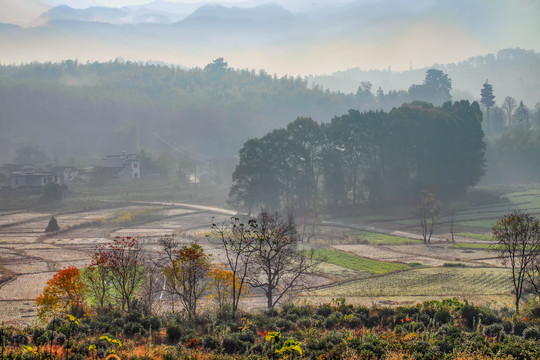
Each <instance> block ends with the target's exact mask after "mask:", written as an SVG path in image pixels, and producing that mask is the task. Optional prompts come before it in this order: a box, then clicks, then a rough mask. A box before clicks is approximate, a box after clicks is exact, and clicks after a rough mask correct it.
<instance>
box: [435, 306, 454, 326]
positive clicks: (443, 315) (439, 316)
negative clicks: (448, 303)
mask: <svg viewBox="0 0 540 360" xmlns="http://www.w3.org/2000/svg"><path fill="white" fill-rule="evenodd" d="M433 319H434V320H435V321H436V322H438V323H439V324H448V323H449V322H450V321H451V320H452V314H450V311H448V310H447V309H439V310H437V312H435V315H434V316H433Z"/></svg>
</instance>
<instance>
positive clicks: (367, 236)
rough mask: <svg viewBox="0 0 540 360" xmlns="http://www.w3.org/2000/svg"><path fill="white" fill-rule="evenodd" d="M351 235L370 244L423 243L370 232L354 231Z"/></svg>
mask: <svg viewBox="0 0 540 360" xmlns="http://www.w3.org/2000/svg"><path fill="white" fill-rule="evenodd" d="M349 235H351V236H354V237H356V238H358V239H360V240H365V241H367V242H368V243H370V244H420V243H421V242H422V241H420V240H414V239H409V238H405V237H401V236H394V235H386V234H379V233H374V232H369V231H352V232H351V233H349Z"/></svg>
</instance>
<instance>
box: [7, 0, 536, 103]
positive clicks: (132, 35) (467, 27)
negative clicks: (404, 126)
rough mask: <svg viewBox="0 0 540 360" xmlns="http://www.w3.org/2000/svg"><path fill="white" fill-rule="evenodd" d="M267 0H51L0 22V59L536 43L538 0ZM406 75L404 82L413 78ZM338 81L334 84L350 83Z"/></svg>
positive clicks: (437, 56) (343, 58)
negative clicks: (112, 4) (12, 22)
mask: <svg viewBox="0 0 540 360" xmlns="http://www.w3.org/2000/svg"><path fill="white" fill-rule="evenodd" d="M273 1H274V2H270V3H268V2H265V0H249V1H246V2H238V3H234V4H233V3H229V4H228V5H227V6H224V5H203V6H200V5H197V4H195V3H169V2H166V1H155V2H149V3H147V4H143V5H137V6H124V7H121V8H116V9H112V8H105V7H91V8H87V9H73V8H70V7H68V6H65V5H64V6H58V7H55V8H53V9H50V10H49V11H47V12H46V13H44V14H42V15H41V16H40V18H39V21H36V24H35V26H30V27H26V28H25V27H22V26H21V27H11V26H8V25H7V24H6V25H2V26H1V27H0V51H1V52H2V59H0V60H1V62H2V63H20V62H28V61H43V62H46V61H61V60H64V59H79V60H80V61H108V60H110V59H115V58H117V57H122V58H124V59H126V60H131V61H140V60H147V59H152V60H157V61H162V62H165V63H174V64H182V65H184V66H188V67H195V66H204V64H207V63H208V62H209V61H211V60H213V59H216V58H219V57H223V58H225V59H226V60H227V61H228V62H229V64H230V65H231V66H233V67H235V68H255V69H261V68H263V69H265V70H266V71H269V72H271V73H273V72H276V73H278V74H280V75H284V74H289V75H293V76H296V75H299V74H301V75H303V76H307V75H308V74H325V73H326V74H331V73H333V72H335V71H336V70H339V69H353V68H362V69H387V68H389V66H391V67H392V69H394V70H395V69H398V70H400V71H402V70H405V69H407V68H409V64H412V65H413V66H414V68H416V69H418V68H424V67H426V66H429V65H431V64H435V63H440V64H449V63H457V62H459V61H462V60H463V59H467V58H469V57H471V56H476V55H478V54H488V53H496V52H497V51H499V50H500V49H505V48H516V47H519V48H524V49H533V50H535V51H540V43H539V42H538V36H536V34H539V33H540V22H538V21H537V16H536V15H537V14H539V13H540V2H530V1H528V0H516V2H517V4H518V5H519V6H514V5H511V4H508V3H506V2H497V4H495V5H492V6H489V7H488V8H486V6H487V5H490V4H492V2H490V1H488V0H477V1H474V2H471V1H470V0H418V1H415V2H409V1H403V0H357V1H344V0H341V1H336V2H332V3H327V2H325V3H324V4H323V5H320V4H319V1H317V0H315V1H313V2H312V5H313V6H307V5H308V1H307V0H301V1H296V0H295V1H293V2H292V3H293V4H294V6H293V7H291V8H294V10H288V9H289V8H290V7H288V6H286V5H287V4H286V2H285V0H273ZM299 4H300V5H305V6H303V7H301V6H299ZM283 5H285V6H283ZM488 10H489V11H488ZM344 76H347V75H344ZM414 76H415V77H414V79H412V78H411V80H412V82H414V83H418V82H419V81H421V80H422V78H423V76H422V74H415V75H414ZM490 77H491V76H490ZM351 80H352V81H351V82H352V83H353V82H357V81H358V80H357V78H354V79H351ZM484 81H485V79H484ZM525 82H528V79H527V78H525ZM409 83H410V82H409ZM456 85H457V84H456ZM330 86H331V85H328V87H330ZM347 86H348V89H345V88H343V89H340V90H342V91H345V90H346V91H351V89H354V87H356V86H357V85H354V84H352V85H351V84H349V85H347ZM456 87H458V86H456ZM383 88H384V89H385V90H389V89H391V88H395V87H392V85H386V84H383ZM534 93H536V91H534Z"/></svg>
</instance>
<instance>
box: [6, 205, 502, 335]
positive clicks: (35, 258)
mask: <svg viewBox="0 0 540 360" xmlns="http://www.w3.org/2000/svg"><path fill="white" fill-rule="evenodd" d="M168 205H170V208H167V209H165V210H164V211H163V212H162V216H165V218H164V219H162V220H158V221H150V222H146V223H144V224H142V225H140V226H128V227H122V226H119V227H117V228H113V227H93V228H91V227H78V228H74V229H72V230H69V231H65V232H61V233H59V234H56V235H51V236H49V235H47V236H46V235H45V233H44V229H45V228H46V226H47V224H48V222H49V220H50V217H51V216H52V214H49V213H37V212H22V211H17V212H0V322H4V323H5V324H6V325H24V324H31V323H32V322H35V321H36V317H35V314H36V309H35V305H34V299H35V298H36V297H37V296H38V295H39V294H40V293H41V292H42V290H43V287H44V286H45V285H46V282H47V280H48V279H50V278H51V277H52V276H53V274H54V273H55V272H56V271H58V270H59V269H61V268H62V267H65V266H71V265H73V266H77V267H85V266H87V265H88V264H89V263H90V256H91V254H92V253H93V251H94V250H95V248H96V246H98V245H101V244H105V243H108V242H110V241H111V240H112V239H114V238H115V237H117V236H120V237H123V236H133V237H137V238H138V239H140V240H141V241H142V242H143V243H144V247H145V250H146V251H148V252H149V253H157V252H159V251H160V244H159V240H160V239H161V238H162V237H164V236H174V237H175V239H176V240H178V241H179V242H180V243H182V244H189V243H191V242H192V241H197V242H198V243H199V244H201V245H202V246H203V247H204V248H205V250H207V251H208V252H209V253H211V254H212V261H213V262H214V263H223V262H225V257H224V252H223V250H222V249H221V248H220V245H219V240H217V239H212V238H211V237H210V238H207V237H205V235H206V234H208V233H209V232H210V230H211V227H210V224H212V222H215V223H218V224H219V223H221V222H223V221H226V220H227V219H229V217H230V216H231V215H232V212H230V211H228V210H224V209H218V208H213V207H201V206H191V207H190V206H188V205H186V206H185V207H183V208H178V207H177V206H178V205H180V204H164V203H146V204H137V205H133V204H131V205H130V206H126V207H123V208H116V209H105V210H99V211H81V212H79V213H73V214H68V215H60V216H57V217H56V218H57V220H58V223H59V225H60V227H61V228H66V227H73V226H77V225H80V224H81V223H87V222H92V221H95V220H98V219H103V218H107V217H110V216H112V215H113V214H114V213H115V212H117V211H131V210H135V209H140V208H151V207H156V206H160V207H164V206H165V207H166V206H168ZM182 205H184V204H182ZM347 231H350V228H338V227H336V228H329V227H323V228H322V229H321V230H320V231H319V236H321V234H322V239H321V238H319V239H317V240H318V241H317V243H319V244H320V241H321V240H322V241H326V243H327V244H329V245H330V246H332V244H339V243H340V239H342V238H343V237H344V235H343V234H344V233H345V232H347ZM345 237H346V236H345ZM333 246H334V247H335V248H336V249H340V250H344V251H347V252H350V253H352V254H355V255H358V256H362V257H366V258H370V259H374V260H383V261H391V262H401V263H406V264H407V263H411V262H418V263H421V264H423V265H428V266H441V265H442V264H444V263H445V262H463V263H466V264H467V265H468V266H481V265H484V266H485V265H486V264H489V265H497V266H500V264H499V263H497V261H496V260H483V259H485V258H487V257H488V256H487V255H486V253H485V251H483V250H478V251H470V250H461V249H451V248H449V247H446V246H445V245H437V246H429V247H426V246H424V245H384V246H381V245H333ZM370 276H371V275H370V274H368V273H364V272H359V271H353V270H349V269H345V268H342V267H339V266H335V265H331V264H324V266H321V267H320V268H319V269H318V270H317V273H316V274H314V275H313V276H311V277H309V279H308V280H307V285H308V286H310V287H314V288H318V287H321V286H323V287H324V286H328V285H329V284H332V283H341V282H342V281H345V280H348V279H359V280H360V279H365V278H369V277H370ZM316 293H317V292H311V293H310V291H307V292H306V291H305V292H303V293H302V294H296V295H295V296H294V298H292V300H296V301H307V302H313V303H319V302H328V301H330V300H331V297H330V296H323V295H316ZM427 298H428V297H424V296H409V297H407V296H401V297H400V296H379V297H377V296H375V295H368V296H361V297H354V298H351V300H350V302H354V303H358V304H364V305H371V304H372V303H373V302H374V301H376V302H377V303H378V304H383V305H384V304H386V305H396V304H400V303H409V302H411V303H414V302H419V301H423V300H425V299H427ZM430 298H433V297H430ZM468 299H469V300H472V301H474V297H468ZM483 299H484V300H485V298H483ZM264 305H265V300H264V298H263V297H262V296H261V294H259V293H255V294H254V296H253V297H252V298H251V299H249V300H246V301H245V303H244V306H245V308H247V309H250V308H256V307H262V306H264Z"/></svg>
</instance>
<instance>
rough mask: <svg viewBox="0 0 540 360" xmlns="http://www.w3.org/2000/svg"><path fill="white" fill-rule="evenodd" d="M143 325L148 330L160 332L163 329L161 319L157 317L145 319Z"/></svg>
mask: <svg viewBox="0 0 540 360" xmlns="http://www.w3.org/2000/svg"><path fill="white" fill-rule="evenodd" d="M141 323H142V325H143V327H144V328H145V329H146V330H150V329H152V330H158V329H160V328H161V318H160V317H159V316H156V315H152V316H147V317H145V318H144V319H143V320H142V322H141Z"/></svg>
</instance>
